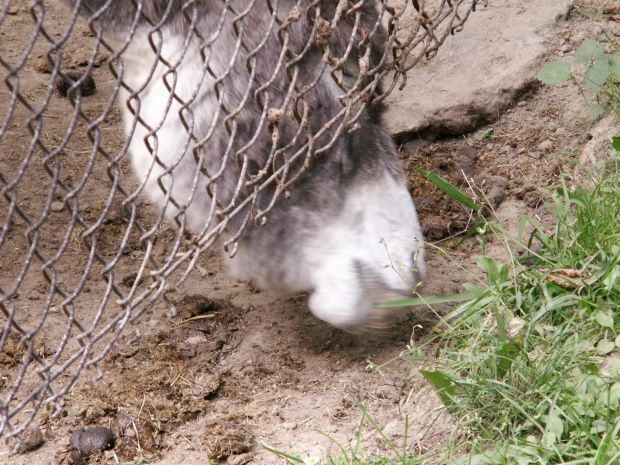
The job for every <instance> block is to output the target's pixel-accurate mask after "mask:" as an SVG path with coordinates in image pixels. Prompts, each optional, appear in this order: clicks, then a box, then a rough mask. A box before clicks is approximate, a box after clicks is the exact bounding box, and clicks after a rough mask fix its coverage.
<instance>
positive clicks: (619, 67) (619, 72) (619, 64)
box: [608, 56, 620, 81]
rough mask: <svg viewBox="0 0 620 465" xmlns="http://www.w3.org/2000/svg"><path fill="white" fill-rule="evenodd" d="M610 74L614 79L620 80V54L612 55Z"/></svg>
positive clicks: (609, 61)
mask: <svg viewBox="0 0 620 465" xmlns="http://www.w3.org/2000/svg"><path fill="white" fill-rule="evenodd" d="M608 63H609V74H610V75H611V77H613V78H614V79H616V80H618V81H620V56H610V57H609V59H608Z"/></svg>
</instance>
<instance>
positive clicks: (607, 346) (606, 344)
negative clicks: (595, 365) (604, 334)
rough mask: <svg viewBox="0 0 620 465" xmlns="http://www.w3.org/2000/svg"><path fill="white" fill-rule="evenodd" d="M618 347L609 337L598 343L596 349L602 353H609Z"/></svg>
mask: <svg viewBox="0 0 620 465" xmlns="http://www.w3.org/2000/svg"><path fill="white" fill-rule="evenodd" d="M615 348H616V344H615V343H614V342H613V341H610V340H609V339H601V340H600V341H598V344H596V351H597V352H599V353H601V354H609V353H610V352H611V351H612V350H614V349H615Z"/></svg>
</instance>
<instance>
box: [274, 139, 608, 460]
mask: <svg viewBox="0 0 620 465" xmlns="http://www.w3.org/2000/svg"><path fill="white" fill-rule="evenodd" d="M614 142H618V141H614ZM617 145H618V144H616V143H614V146H617ZM616 148H618V147H616ZM619 160H620V156H619V153H618V152H616V153H615V157H614V158H613V160H612V161H611V162H609V163H608V164H607V165H606V166H605V167H602V168H599V169H597V170H595V171H591V172H586V171H584V172H583V174H582V175H581V176H579V177H578V178H576V179H568V178H566V177H564V178H562V179H563V180H562V182H561V185H560V187H559V188H558V189H556V190H555V192H553V196H552V200H551V201H550V202H549V203H548V204H547V209H548V211H549V213H550V214H551V216H552V218H553V220H552V221H550V222H549V223H548V224H539V222H538V221H537V220H534V219H533V218H528V217H525V218H523V219H522V221H521V223H520V228H519V231H518V233H517V234H516V235H515V236H512V235H511V234H510V233H508V232H507V231H506V230H504V228H502V226H501V224H499V223H498V222H497V221H495V220H494V218H483V222H484V224H483V225H481V226H479V227H478V229H479V230H480V231H484V234H483V235H480V236H479V237H478V239H479V240H480V241H482V243H483V244H482V245H484V241H485V240H486V238H488V237H489V236H493V237H494V240H496V241H499V242H500V243H501V244H503V246H504V247H505V249H506V252H507V254H506V255H507V257H508V258H507V259H506V260H505V261H504V263H502V262H499V261H495V260H493V259H491V258H489V257H485V256H482V257H480V258H479V259H478V260H477V264H478V266H479V267H480V268H481V269H482V270H483V272H484V273H485V275H486V280H484V281H480V280H475V282H476V284H472V283H466V284H465V285H464V287H465V288H466V292H464V293H463V294H461V295H458V296H448V297H450V298H451V299H452V300H453V301H458V300H459V299H460V300H461V301H462V300H463V299H467V300H466V301H465V302H464V303H461V304H460V305H458V306H457V307H456V308H454V310H453V311H452V312H451V313H450V314H449V315H448V316H447V317H445V318H444V319H443V321H442V322H441V323H440V325H438V326H439V328H438V329H439V330H441V332H440V334H439V335H436V336H434V337H432V338H431V339H430V340H427V341H425V342H424V343H423V346H427V347H433V348H434V349H435V350H434V353H435V356H434V357H433V358H432V359H430V360H429V359H423V358H422V355H421V354H423V353H424V352H425V351H422V350H420V349H421V347H420V346H418V347H415V346H413V347H412V348H411V350H410V351H408V352H406V353H404V354H403V355H402V357H405V358H407V361H409V362H412V363H414V364H415V363H418V364H419V365H421V366H432V368H431V369H429V370H419V372H418V373H416V374H415V375H414V376H417V377H419V376H420V375H421V376H423V377H424V378H425V380H426V381H427V382H428V384H429V385H430V386H432V387H433V389H434V390H435V391H436V393H437V394H438V396H439V399H440V400H441V402H442V403H443V406H444V408H445V411H447V412H448V413H449V415H450V416H451V418H452V419H453V421H454V422H455V425H456V426H455V427H454V431H453V434H452V437H451V439H450V440H448V441H447V442H446V443H445V444H443V445H442V446H441V447H440V448H438V449H435V450H433V451H430V452H428V453H426V454H424V455H419V456H415V455H407V448H406V447H404V448H403V450H396V449H395V448H394V447H393V446H392V445H391V444H390V443H389V441H388V440H387V438H384V440H385V441H386V442H385V443H386V445H387V446H388V448H391V449H392V453H391V454H390V457H391V458H387V457H379V456H374V455H372V454H367V453H365V452H364V451H363V447H362V446H363V445H362V444H360V440H359V438H360V437H361V432H362V430H363V429H364V428H374V429H375V430H377V432H379V433H380V429H379V428H378V427H377V426H376V424H375V423H374V421H372V418H371V417H370V416H369V415H368V413H367V412H366V410H365V408H364V407H363V406H359V408H360V410H361V412H362V421H361V422H360V427H359V434H358V443H357V444H355V445H350V446H346V447H345V446H341V455H340V456H338V457H336V458H328V459H327V460H326V461H323V462H320V463H323V464H327V465H341V464H347V465H365V464H386V465H387V464H389V465H393V464H402V465H414V464H423V463H441V464H443V463H445V464H472V465H474V464H476V465H482V464H489V465H491V464H493V465H495V464H498V465H499V464H502V465H504V464H506V465H509V464H515V465H528V464H549V465H551V464H560V463H562V464H574V465H577V464H591V465H612V464H618V463H620V359H619V358H617V355H618V353H619V352H620V350H619V348H620V337H619V336H618V334H620V258H619V257H620V165H619ZM427 175H429V174H428V173H427ZM433 176H434V175H429V179H431V178H432V177H433ZM437 185H438V186H439V187H440V188H442V189H443V190H444V191H445V192H448V193H449V194H450V193H452V194H454V192H453V189H455V188H454V187H453V186H450V185H446V184H445V181H443V180H442V181H441V182H438V183H437ZM452 194H450V195H452ZM452 196H453V198H457V199H458V198H462V196H463V194H462V193H459V194H454V195H452ZM464 203H465V202H464ZM465 204H467V203H465ZM479 211H483V210H482V209H479ZM526 231H529V233H528V234H526V233H525V232H526ZM482 250H483V251H484V250H486V249H485V247H482ZM517 251H519V252H524V253H517ZM440 300H441V299H440ZM444 300H445V299H444ZM412 303H417V304H419V303H420V301H419V299H418V300H416V299H413V300H412ZM399 304H400V305H402V302H399ZM379 305H383V306H386V305H389V304H379ZM426 352H428V351H426ZM379 368H380V367H379ZM278 453H279V454H281V455H282V456H283V457H286V459H287V460H288V463H304V461H303V460H301V458H299V457H293V456H287V455H286V454H283V453H281V452H278Z"/></svg>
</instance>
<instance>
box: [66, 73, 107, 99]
mask: <svg viewBox="0 0 620 465" xmlns="http://www.w3.org/2000/svg"><path fill="white" fill-rule="evenodd" d="M83 75H84V73H65V75H64V76H59V77H58V79H57V80H56V93H57V94H58V95H59V96H61V97H67V96H68V92H69V89H70V88H71V86H72V85H73V84H75V82H77V81H78V80H80V79H81V78H82V76H83ZM78 88H79V89H80V90H81V92H82V97H89V96H91V95H93V94H94V93H95V89H96V88H97V86H96V85H95V80H94V79H93V77H92V76H90V75H89V76H87V77H86V79H84V82H82V84H80V85H79V86H78ZM75 92H77V89H76V91H75Z"/></svg>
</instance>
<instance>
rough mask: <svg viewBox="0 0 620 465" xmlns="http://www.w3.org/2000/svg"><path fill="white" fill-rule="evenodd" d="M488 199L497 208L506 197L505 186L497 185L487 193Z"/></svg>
mask: <svg viewBox="0 0 620 465" xmlns="http://www.w3.org/2000/svg"><path fill="white" fill-rule="evenodd" d="M487 199H488V200H489V203H490V204H491V205H492V206H493V208H497V207H499V206H500V205H501V203H502V202H503V201H504V200H505V199H506V192H505V191H504V189H503V188H501V187H498V186H495V187H494V188H492V189H491V190H490V191H489V193H488V194H487Z"/></svg>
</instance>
